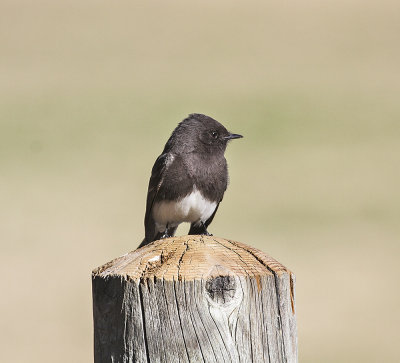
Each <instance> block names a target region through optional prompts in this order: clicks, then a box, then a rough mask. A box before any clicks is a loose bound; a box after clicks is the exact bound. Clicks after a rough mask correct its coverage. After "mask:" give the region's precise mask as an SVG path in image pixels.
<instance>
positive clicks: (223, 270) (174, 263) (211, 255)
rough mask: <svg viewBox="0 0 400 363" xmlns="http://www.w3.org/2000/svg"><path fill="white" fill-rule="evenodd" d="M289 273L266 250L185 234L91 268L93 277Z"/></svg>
mask: <svg viewBox="0 0 400 363" xmlns="http://www.w3.org/2000/svg"><path fill="white" fill-rule="evenodd" d="M283 273H286V274H289V275H291V272H290V271H289V270H288V269H287V268H286V267H284V266H283V265H281V264H280V263H279V262H278V261H276V260H275V259H273V258H272V257H271V256H269V255H267V254H266V253H264V252H262V251H260V250H258V249H256V248H253V247H250V246H248V245H245V244H243V243H239V242H235V241H231V240H227V239H223V238H218V237H214V236H198V235H189V236H181V237H171V238H166V239H163V240H159V241H155V242H153V243H151V244H149V245H147V246H144V247H142V248H140V249H137V250H135V251H132V252H129V253H127V254H126V255H123V256H121V257H118V258H116V259H114V260H112V261H110V262H108V263H106V264H105V265H103V266H100V267H98V268H97V269H95V270H93V276H101V277H107V276H121V277H125V278H126V279H129V280H134V281H136V282H138V283H139V282H140V280H141V279H147V278H159V279H164V280H167V281H172V280H178V281H180V280H186V281H188V280H197V279H202V278H203V277H204V276H207V277H210V276H213V275H214V276H220V275H231V274H232V275H236V276H249V277H255V278H256V279H257V278H258V277H259V276H264V275H276V276H280V275H281V274H283Z"/></svg>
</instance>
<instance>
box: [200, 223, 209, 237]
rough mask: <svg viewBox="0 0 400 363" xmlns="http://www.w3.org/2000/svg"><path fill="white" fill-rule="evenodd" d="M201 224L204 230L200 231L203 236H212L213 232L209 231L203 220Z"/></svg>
mask: <svg viewBox="0 0 400 363" xmlns="http://www.w3.org/2000/svg"><path fill="white" fill-rule="evenodd" d="M201 226H202V227H203V230H202V232H201V233H200V234H201V235H202V236H212V234H211V233H210V232H208V231H207V227H206V225H205V224H204V223H203V222H201Z"/></svg>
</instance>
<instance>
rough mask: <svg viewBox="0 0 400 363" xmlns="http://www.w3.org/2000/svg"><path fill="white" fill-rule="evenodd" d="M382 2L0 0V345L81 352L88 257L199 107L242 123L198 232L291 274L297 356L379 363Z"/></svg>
mask: <svg viewBox="0 0 400 363" xmlns="http://www.w3.org/2000/svg"><path fill="white" fill-rule="evenodd" d="M399 11H400V6H399V3H398V2H395V1H393V2H390V1H380V2H372V1H369V2H365V1H355V0H351V1H326V2H317V1H311V0H310V1H302V2H290V3H289V2H286V3H282V2H276V1H274V2H262V1H259V2H246V3H238V2H229V1H220V2H212V1H202V2H194V3H191V4H189V3H187V2H183V1H182V2H180V1H168V2H162V1H140V2H139V1H129V2H128V1H123V2H118V3H114V2H109V1H85V2H83V1H75V0H72V1H68V2H67V1H64V2H60V1H57V2H54V1H35V2H31V1H26V0H25V1H18V2H16V1H11V0H3V1H2V4H1V5H0V170H1V172H0V241H1V242H0V243H1V264H0V273H1V276H2V293H1V299H0V311H1V329H0V348H1V349H0V361H1V362H60V363H64V362H90V361H92V359H93V358H92V316H91V283H90V272H91V269H92V268H94V267H96V266H98V265H100V264H102V263H104V262H106V261H108V260H110V259H112V258H114V257H117V256H119V255H121V254H124V253H126V252H128V251H130V250H132V249H134V248H135V247H136V246H137V245H138V243H139V242H140V241H141V240H142V238H143V235H144V230H143V215H144V207H145V196H146V190H147V183H148V178H149V175H150V170H151V167H152V164H153V162H154V160H155V158H156V156H157V155H158V154H159V153H160V151H161V149H162V147H163V145H164V143H165V141H166V139H167V138H168V136H169V134H170V132H171V131H172V129H173V128H174V127H175V126H176V124H177V123H178V122H179V121H180V120H182V119H183V118H184V117H185V116H186V115H187V114H188V113H192V112H201V113H206V114H208V115H210V116H213V117H215V118H216V119H217V120H219V121H221V122H223V123H224V124H225V125H226V126H227V127H228V128H229V129H230V130H231V131H232V132H236V133H241V134H243V135H245V138H244V139H243V140H240V141H237V142H235V143H232V145H230V146H229V150H228V152H227V159H228V161H229V165H230V176H231V183H230V187H229V189H228V192H227V193H226V194H225V198H224V201H223V203H222V204H221V207H220V209H219V213H218V214H217V217H216V218H215V221H214V223H213V224H212V226H211V229H210V230H211V232H213V233H214V234H215V235H218V236H221V237H228V238H231V239H235V240H239V241H242V242H245V243H248V244H251V245H253V246H255V247H257V248H260V249H262V250H264V251H266V252H268V253H270V254H271V255H272V256H274V257H275V258H276V259H278V260H279V261H280V262H282V263H283V264H285V265H287V266H288V267H289V268H291V269H292V270H293V271H294V272H295V274H296V277H297V311H298V327H299V328H298V332H299V352H300V361H301V362H397V361H398V340H399V333H398V326H399V324H400V313H399V306H400V292H399V289H398V287H399V279H400V267H399V254H400V245H399V242H400V192H399V185H400V142H399V139H400V67H399V65H400V21H399ZM186 228H187V226H185V228H183V229H182V228H181V229H179V232H180V233H186Z"/></svg>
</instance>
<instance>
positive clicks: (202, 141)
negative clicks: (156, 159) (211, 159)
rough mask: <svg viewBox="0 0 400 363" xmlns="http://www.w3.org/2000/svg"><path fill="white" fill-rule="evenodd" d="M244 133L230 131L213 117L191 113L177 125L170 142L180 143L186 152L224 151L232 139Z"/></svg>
mask: <svg viewBox="0 0 400 363" xmlns="http://www.w3.org/2000/svg"><path fill="white" fill-rule="evenodd" d="M241 137H243V136H242V135H238V134H232V133H230V132H229V131H228V130H227V129H226V128H225V127H224V126H223V125H222V124H220V123H219V122H218V121H216V120H214V119H213V118H211V117H209V116H206V115H202V114H199V113H194V114H191V115H189V116H188V117H187V118H186V119H184V120H183V121H182V122H181V123H179V125H178V126H177V127H176V129H175V130H174V132H173V133H172V135H171V138H170V140H168V143H167V146H168V144H170V143H171V145H170V146H175V145H173V144H176V143H177V144H180V146H178V145H176V146H177V147H179V148H181V149H182V150H184V151H185V152H192V151H198V152H209V153H216V152H222V153H223V152H224V151H225V149H226V145H227V144H228V142H229V141H230V140H233V139H239V138H241Z"/></svg>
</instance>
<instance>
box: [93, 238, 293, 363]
mask: <svg viewBox="0 0 400 363" xmlns="http://www.w3.org/2000/svg"><path fill="white" fill-rule="evenodd" d="M92 279H93V316H94V361H95V363H103V362H104V363H105V362H145V363H148V362H163V363H164V362H165V363H171V362H207V363H208V362H215V363H220V362H234V363H236V362H255V363H259V362H271V363H275V362H289V363H291V362H297V336H296V313H295V300H294V276H293V274H292V273H291V272H290V271H289V270H288V269H286V268H285V267H284V266H282V265H281V264H280V263H279V262H277V261H276V260H274V259H273V258H271V257H270V256H268V255H267V254H265V253H263V252H261V251H260V250H257V249H255V248H252V247H250V246H247V245H245V244H242V243H239V242H234V241H230V240H225V239H222V238H217V237H211V236H210V237H206V236H183V237H172V238H168V239H165V240H160V241H156V242H154V243H151V244H150V245H147V246H145V247H143V248H140V249H138V250H136V251H133V252H130V253H128V254H126V255H124V256H122V257H119V258H117V259H115V260H113V261H111V262H109V263H107V264H105V265H104V266H101V267H99V268H97V269H95V270H94V271H93V275H92Z"/></svg>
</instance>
